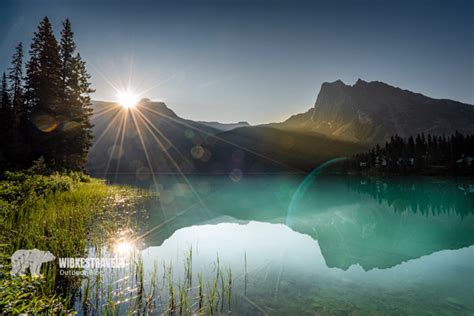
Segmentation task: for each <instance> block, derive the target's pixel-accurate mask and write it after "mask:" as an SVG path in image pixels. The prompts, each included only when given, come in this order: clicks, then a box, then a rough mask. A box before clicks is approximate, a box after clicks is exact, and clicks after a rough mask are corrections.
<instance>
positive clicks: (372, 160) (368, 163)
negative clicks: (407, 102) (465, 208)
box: [346, 132, 474, 175]
mask: <svg viewBox="0 0 474 316" xmlns="http://www.w3.org/2000/svg"><path fill="white" fill-rule="evenodd" d="M346 167H347V168H348V169H350V170H358V171H378V172H386V173H401V174H406V173H426V174H443V173H450V174H470V175H472V174H474V134H470V135H463V134H460V133H458V132H456V133H455V134H454V135H451V136H448V137H447V136H434V135H430V134H428V135H427V136H426V135H425V134H419V135H417V136H416V137H412V136H410V137H408V138H402V137H400V136H398V135H395V136H393V137H391V138H390V140H389V141H388V142H386V143H385V145H383V146H380V145H376V146H375V147H374V148H372V150H370V151H369V152H366V153H362V154H357V155H355V156H354V157H353V158H352V159H350V160H348V161H347V163H346Z"/></svg>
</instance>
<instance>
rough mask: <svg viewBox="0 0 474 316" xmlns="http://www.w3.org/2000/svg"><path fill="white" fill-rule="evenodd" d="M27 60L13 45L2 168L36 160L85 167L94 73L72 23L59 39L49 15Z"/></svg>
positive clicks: (3, 105)
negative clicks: (77, 49) (80, 52)
mask: <svg viewBox="0 0 474 316" xmlns="http://www.w3.org/2000/svg"><path fill="white" fill-rule="evenodd" d="M28 53H29V59H28V60H27V61H26V63H25V64H24V62H23V59H24V49H23V44H22V43H19V44H18V45H17V46H16V48H15V53H14V54H13V57H12V61H11V66H10V67H9V68H8V69H7V72H5V73H3V76H2V79H1V87H0V89H1V90H0V96H1V98H0V133H1V135H0V145H1V147H0V148H1V149H0V169H2V170H5V169H14V168H26V167H29V166H31V164H32V162H33V161H35V160H37V159H40V158H41V159H44V162H45V163H46V164H47V166H48V167H49V168H50V169H52V170H81V169H83V167H84V164H85V162H86V159H87V153H88V150H89V148H90V146H91V141H92V125H91V123H90V117H91V115H92V104H91V97H90V95H91V93H93V92H94V90H92V89H91V85H90V75H89V74H88V73H87V70H86V66H85V62H84V61H83V60H82V58H81V56H80V54H79V53H78V52H77V51H76V44H75V42H74V33H73V31H72V28H71V22H70V21H69V19H66V20H65V21H64V22H63V23H62V31H61V35H60V41H59V42H58V41H57V40H56V37H55V35H54V32H53V28H52V26H51V23H50V21H49V19H48V17H45V18H44V19H43V20H42V21H41V23H40V24H39V26H38V29H37V31H36V32H35V33H34V36H33V39H32V42H31V45H30V50H29V52H28Z"/></svg>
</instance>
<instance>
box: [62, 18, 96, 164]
mask: <svg viewBox="0 0 474 316" xmlns="http://www.w3.org/2000/svg"><path fill="white" fill-rule="evenodd" d="M75 50H76V44H75V42H74V33H73V32H72V28H71V23H70V21H69V19H67V20H66V21H64V23H63V30H62V31H61V42H60V56H61V62H62V64H61V82H62V90H61V93H62V100H63V104H64V105H65V111H64V112H63V113H62V115H63V117H64V118H65V122H64V125H63V133H64V135H63V138H62V139H63V141H65V142H64V146H63V147H62V148H63V149H64V152H65V154H64V159H63V160H64V164H65V167H66V168H68V169H82V168H83V166H84V164H85V162H86V158H87V153H88V150H89V148H90V146H91V138H92V131H91V129H92V125H91V123H90V116H91V115H92V108H91V98H90V94H91V93H92V92H94V90H92V89H91V88H90V82H89V81H90V75H89V74H88V73H87V71H86V67H85V62H84V61H83V60H82V59H81V56H80V55H79V54H77V53H76V52H75Z"/></svg>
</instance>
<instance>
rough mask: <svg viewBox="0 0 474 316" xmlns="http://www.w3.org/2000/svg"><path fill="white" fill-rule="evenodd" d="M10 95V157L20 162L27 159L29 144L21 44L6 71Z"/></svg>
mask: <svg viewBox="0 0 474 316" xmlns="http://www.w3.org/2000/svg"><path fill="white" fill-rule="evenodd" d="M8 79H9V82H10V91H11V92H10V95H11V103H12V113H13V114H12V116H13V119H12V124H11V131H10V134H9V136H11V137H12V138H13V151H12V153H11V154H12V156H13V157H12V158H13V159H14V160H15V161H16V162H17V163H20V164H23V163H25V162H26V160H27V155H28V152H29V145H28V144H27V141H26V140H27V129H28V113H27V110H26V106H25V95H24V94H25V92H24V78H23V44H22V43H19V44H18V45H17V46H16V48H15V53H14V54H13V57H12V63H11V66H10V68H9V71H8Z"/></svg>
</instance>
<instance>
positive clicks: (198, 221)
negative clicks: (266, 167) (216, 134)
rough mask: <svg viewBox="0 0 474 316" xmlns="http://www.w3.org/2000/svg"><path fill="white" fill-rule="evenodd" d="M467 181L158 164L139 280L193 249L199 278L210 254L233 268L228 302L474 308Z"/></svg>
mask: <svg viewBox="0 0 474 316" xmlns="http://www.w3.org/2000/svg"><path fill="white" fill-rule="evenodd" d="M124 181H125V182H126V179H125V180H124ZM470 183H472V182H469V181H466V180H463V181H455V180H451V179H434V178H433V179H426V178H423V179H398V178H394V179H391V180H387V179H385V180H382V179H378V180H377V179H369V178H361V177H347V176H345V177H342V176H317V177H316V178H306V181H305V178H304V177H301V176H291V175H270V176H248V177H243V178H235V177H224V176H214V177H204V176H201V177H188V178H187V180H184V178H182V177H179V176H176V177H175V176H157V178H156V184H152V182H151V181H150V182H148V183H147V184H146V185H145V187H147V188H148V187H151V189H155V188H157V189H158V191H159V192H160V199H159V200H155V201H152V202H150V203H148V204H147V205H146V212H147V218H146V220H144V221H143V222H142V223H141V228H140V234H144V235H142V237H143V238H142V239H141V240H140V245H139V246H138V247H139V252H140V256H141V258H142V260H143V269H144V277H145V282H146V280H147V278H149V277H150V276H151V275H153V271H154V269H156V265H158V266H161V264H162V263H168V264H171V265H173V266H176V267H179V266H182V262H183V261H184V260H185V258H186V254H187V253H188V252H189V250H190V249H192V271H193V272H198V271H200V272H202V274H203V277H204V279H205V280H206V279H208V280H212V278H213V275H214V274H215V271H216V260H217V257H218V258H219V259H218V260H219V264H220V266H221V267H226V268H229V269H231V271H232V276H233V286H232V293H233V305H232V308H231V309H232V311H233V313H234V314H252V315H253V314H256V315H258V314H268V315H314V314H337V315H367V314H416V315H420V314H437V315H444V314H445V315H452V314H456V315H472V314H473V313H474V299H473V295H472V293H474V246H473V245H474V193H473V192H471V191H473V189H474V187H473V186H472V184H470ZM134 184H136V183H134ZM142 185H143V183H142ZM174 273H175V274H176V275H175V279H176V280H179V279H181V278H182V277H183V274H184V273H185V271H184V270H183V269H181V268H176V269H175V271H174ZM194 280H195V279H194ZM194 282H195V281H194Z"/></svg>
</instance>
